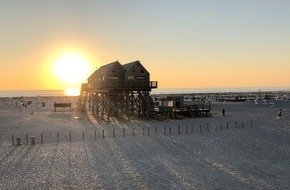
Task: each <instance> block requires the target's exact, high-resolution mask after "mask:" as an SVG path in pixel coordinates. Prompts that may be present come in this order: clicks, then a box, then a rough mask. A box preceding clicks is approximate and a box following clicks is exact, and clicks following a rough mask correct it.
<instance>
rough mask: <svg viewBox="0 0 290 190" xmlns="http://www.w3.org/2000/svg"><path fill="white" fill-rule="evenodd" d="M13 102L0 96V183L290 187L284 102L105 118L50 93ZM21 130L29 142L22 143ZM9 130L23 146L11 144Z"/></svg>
mask: <svg viewBox="0 0 290 190" xmlns="http://www.w3.org/2000/svg"><path fill="white" fill-rule="evenodd" d="M15 101H16V100H13V102H9V101H5V102H4V101H3V100H2V102H1V103H0V122H1V123H0V143H1V146H0V163H1V165H0V189H289V188H290V178H289V176H290V159H289V158H290V110H289V108H290V107H289V106H290V101H274V105H255V104H254V102H251V103H249V102H241V103H224V102H222V103H216V102H213V103H212V115H213V116H212V117H210V118H186V119H176V120H175V119H167V120H164V121H159V120H146V119H145V120H130V121H126V120H124V119H120V118H114V119H113V120H111V122H110V123H108V122H106V121H103V120H93V121H91V120H90V118H89V117H91V116H89V117H87V115H86V114H83V113H79V112H69V111H67V110H62V108H58V109H59V111H58V112H54V108H53V102H54V101H55V99H51V98H38V99H37V100H35V99H33V100H32V101H33V103H32V104H31V105H29V106H28V107H27V108H24V107H22V108H21V111H20V109H19V105H16V104H15ZM58 101H64V100H63V99H62V100H58ZM42 102H46V106H42V104H41V103H42ZM73 105H74V107H75V106H76V104H75V101H73ZM223 108H224V109H225V111H226V116H225V117H222V115H221V111H222V109H223ZM279 108H282V109H283V114H282V117H283V118H282V119H276V118H277V116H278V110H279ZM251 121H253V127H251ZM235 122H236V127H235ZM227 123H229V125H228V126H229V129H226V126H227ZM207 125H208V126H209V130H210V131H209V132H207ZM242 125H243V128H242ZM178 126H180V128H181V134H180V135H179V134H178ZM186 126H187V133H188V134H186ZM200 126H201V127H202V132H200ZM221 126H222V130H221ZM164 127H166V135H164ZM123 128H124V129H125V137H123ZM133 128H134V136H133ZM143 128H144V136H143ZM148 128H149V135H148ZM169 128H171V133H172V134H171V135H169ZM114 129H115V138H113V130H114ZM156 129H157V135H155V130H156ZM102 130H104V131H105V138H104V139H103V138H102ZM83 131H84V134H85V136H84V137H85V139H84V141H83ZM95 131H96V140H95ZM69 132H71V139H72V142H70V138H69ZM41 133H42V134H43V144H41V135H40V134H41ZM57 133H58V134H59V138H58V141H59V142H57ZM26 134H27V135H28V136H29V138H30V137H31V136H35V137H36V145H34V146H31V145H26ZM11 135H13V136H14V137H15V138H16V137H21V140H22V144H24V145H21V146H11V142H12V139H11ZM29 143H30V139H29Z"/></svg>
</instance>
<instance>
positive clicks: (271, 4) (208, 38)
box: [0, 0, 290, 89]
mask: <svg viewBox="0 0 290 190" xmlns="http://www.w3.org/2000/svg"><path fill="white" fill-rule="evenodd" d="M289 21H290V1H286V0H278V1H270V0H260V1H258V0H243V1H233V0H221V1H218V0H211V1H207V0H205V1H202V0H182V1H176V0H175V1H173V0H147V1H136V0H135V1H133V0H131V1H113V0H106V1H93V0H90V1H88V0H80V1H76V0H66V1H64V0H49V1H39V0H25V1H24V0H9V1H8V0H7V1H4V0H1V1H0V43H1V45H0V64H1V66H2V69H1V71H0V74H1V75H2V76H5V77H4V78H5V79H7V80H10V77H11V78H13V77H14V78H15V76H17V73H18V72H19V71H20V70H17V69H15V68H19V67H22V68H23V67H26V68H36V69H40V66H39V65H40V64H42V63H43V62H44V59H46V56H47V54H49V51H53V48H59V47H60V46H61V45H63V46H66V45H69V46H72V45H75V46H78V48H82V50H83V51H86V52H87V53H88V54H90V55H91V56H92V57H93V59H92V60H98V63H93V64H95V65H97V66H99V65H103V64H106V63H109V62H112V61H115V60H119V61H120V62H121V63H126V62H130V61H134V60H137V59H138V60H141V62H142V64H143V65H144V66H145V67H146V68H148V70H149V72H150V73H151V78H152V79H153V80H158V81H159V85H160V86H161V87H175V88H178V87H180V88H182V87H192V88H194V87H239V86H245V87H249V86H261V87H262V86H290V78H289V77H288V76H289V75H290V64H289V61H290V56H289V50H290V35H289V34H290V22H289ZM94 58H95V59H94ZM36 65H38V66H36ZM7 73H9V74H7ZM206 75H208V76H210V77H207V79H204V80H200V78H201V77H202V76H206ZM172 76H175V77H172ZM23 77H24V78H31V80H28V79H27V82H26V83H31V81H32V80H33V81H34V80H38V81H41V80H42V76H41V75H36V74H35V75H34V74H27V75H26V74H25V73H23ZM7 88H8V87H7V85H5V84H4V83H3V82H0V89H7ZM13 88H16V89H18V88H19V89H26V88H36V89H39V88H41V86H39V85H37V84H33V85H30V86H29V85H28V86H27V84H22V85H19V84H17V85H16V84H15V87H13ZM44 88H46V87H45V86H44ZM48 88H51V87H48Z"/></svg>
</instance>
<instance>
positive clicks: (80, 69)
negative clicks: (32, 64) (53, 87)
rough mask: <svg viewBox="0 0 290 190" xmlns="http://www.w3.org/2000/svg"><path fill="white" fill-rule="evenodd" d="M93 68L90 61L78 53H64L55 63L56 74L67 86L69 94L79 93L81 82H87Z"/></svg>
mask: <svg viewBox="0 0 290 190" xmlns="http://www.w3.org/2000/svg"><path fill="white" fill-rule="evenodd" d="M91 70H92V68H91V65H90V63H89V62H88V61H87V60H86V59H85V58H84V57H83V56H81V55H80V54H77V53H66V54H63V55H61V56H60V57H58V58H57V59H56V61H55V62H54V65H53V71H54V74H55V75H56V76H57V78H58V79H59V82H61V83H63V84H64V85H65V86H66V95H68V96H77V95H79V88H80V86H81V83H83V82H86V80H87V78H88V77H89V75H90V74H91Z"/></svg>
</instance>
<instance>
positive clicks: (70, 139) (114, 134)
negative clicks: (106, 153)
mask: <svg viewBox="0 0 290 190" xmlns="http://www.w3.org/2000/svg"><path fill="white" fill-rule="evenodd" d="M215 126H216V125H215ZM234 127H235V128H238V122H237V121H235V125H234ZM244 127H245V126H244V122H242V123H241V128H244ZM250 127H253V121H251V124H250ZM167 129H168V130H167ZM219 129H220V130H223V124H222V123H221V124H220V128H219ZM225 129H229V122H227V123H226V126H225ZM206 131H207V132H210V126H209V124H208V123H207V124H206ZM167 132H168V134H169V135H171V134H172V133H171V127H166V126H165V127H164V135H167ZM199 132H200V133H201V132H202V125H201V124H200V125H199ZM191 133H193V126H191ZM157 134H158V131H157V127H155V135H157ZM177 134H178V135H180V134H181V127H180V125H179V126H178V131H177ZM185 134H188V126H187V125H186V126H185ZM142 135H143V136H145V128H144V127H143V128H142ZM147 135H148V136H150V127H147ZM125 136H126V130H125V128H123V137H125ZM132 136H135V128H133V130H132ZM115 137H116V131H115V129H113V138H115ZM11 138H12V145H16V146H19V145H21V138H19V137H17V138H16V143H15V142H14V135H12V137H11ZM102 138H103V139H104V138H105V130H104V129H103V130H102ZM94 139H95V140H96V139H97V131H96V130H95V131H94ZM82 140H83V141H84V140H85V132H84V131H83V133H82ZM30 141H31V142H30V144H31V145H35V144H36V137H35V136H31V137H30ZM56 141H57V142H59V133H58V132H57V133H56ZM69 141H70V142H72V134H71V132H69ZM40 143H41V144H43V133H41V134H40ZM26 144H27V145H28V144H29V137H28V134H26Z"/></svg>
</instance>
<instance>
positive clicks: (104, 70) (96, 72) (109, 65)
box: [88, 61, 122, 80]
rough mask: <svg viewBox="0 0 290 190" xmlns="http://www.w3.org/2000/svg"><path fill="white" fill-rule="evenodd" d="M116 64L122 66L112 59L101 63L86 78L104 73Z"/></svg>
mask: <svg viewBox="0 0 290 190" xmlns="http://www.w3.org/2000/svg"><path fill="white" fill-rule="evenodd" d="M116 64H117V65H120V66H122V65H121V63H120V62H119V61H114V62H112V63H109V64H106V65H103V66H101V67H100V68H99V69H97V70H95V72H94V73H93V74H92V75H91V76H90V77H89V78H88V80H90V79H91V78H93V77H94V76H96V75H103V74H106V73H107V72H108V71H109V70H110V69H111V68H112V67H113V66H114V65H116Z"/></svg>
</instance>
